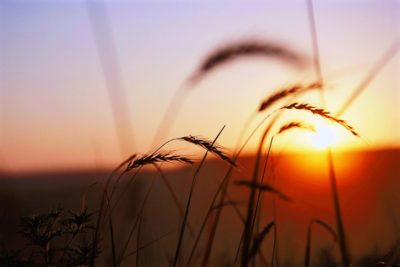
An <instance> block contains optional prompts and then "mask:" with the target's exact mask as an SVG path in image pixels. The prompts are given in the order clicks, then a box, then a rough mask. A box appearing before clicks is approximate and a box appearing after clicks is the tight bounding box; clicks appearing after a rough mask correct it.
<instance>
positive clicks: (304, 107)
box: [280, 102, 360, 137]
mask: <svg viewBox="0 0 400 267" xmlns="http://www.w3.org/2000/svg"><path fill="white" fill-rule="evenodd" d="M280 109H297V110H306V111H309V112H311V113H313V114H315V115H318V116H321V117H323V118H325V119H327V120H330V121H332V122H335V123H337V124H339V125H341V126H342V127H344V128H345V129H347V130H348V131H349V132H351V133H352V134H353V135H354V136H357V137H360V136H359V134H358V133H357V132H356V131H355V130H354V128H353V127H352V126H350V125H349V124H348V123H347V122H346V121H345V120H342V119H339V118H336V117H334V116H332V115H331V113H330V112H328V111H326V110H325V109H323V108H317V107H314V106H311V105H309V104H306V103H297V102H295V103H292V104H290V105H287V106H283V107H281V108H280Z"/></svg>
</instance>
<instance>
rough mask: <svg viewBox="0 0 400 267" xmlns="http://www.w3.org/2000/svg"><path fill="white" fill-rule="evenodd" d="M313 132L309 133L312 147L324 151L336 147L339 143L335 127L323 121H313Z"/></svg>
mask: <svg viewBox="0 0 400 267" xmlns="http://www.w3.org/2000/svg"><path fill="white" fill-rule="evenodd" d="M314 125H315V132H312V133H310V135H309V137H310V141H311V143H312V144H313V146H314V147H316V148H318V149H324V148H327V147H328V146H333V145H336V144H337V143H338V141H339V133H338V132H337V129H336V128H335V125H332V124H330V123H327V122H325V121H320V120H315V121H314Z"/></svg>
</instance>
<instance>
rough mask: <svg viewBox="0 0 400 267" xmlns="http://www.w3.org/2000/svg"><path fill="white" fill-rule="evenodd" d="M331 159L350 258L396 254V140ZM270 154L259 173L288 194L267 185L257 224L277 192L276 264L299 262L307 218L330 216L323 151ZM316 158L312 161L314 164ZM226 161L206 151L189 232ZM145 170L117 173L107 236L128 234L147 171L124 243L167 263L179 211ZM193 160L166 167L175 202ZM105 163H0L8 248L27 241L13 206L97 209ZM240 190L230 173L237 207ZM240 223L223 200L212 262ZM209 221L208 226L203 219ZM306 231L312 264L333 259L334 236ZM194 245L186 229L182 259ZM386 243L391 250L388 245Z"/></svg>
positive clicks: (399, 198)
mask: <svg viewBox="0 0 400 267" xmlns="http://www.w3.org/2000/svg"><path fill="white" fill-rule="evenodd" d="M252 162H253V158H251V157H242V158H240V159H239V161H238V168H237V170H236V171H235V173H234V175H233V178H234V179H233V180H235V179H243V178H248V177H250V176H251V170H252V164H253V163H252ZM334 162H335V169H336V174H337V179H338V188H339V194H340V204H341V208H342V214H343V220H344V224H345V230H346V233H347V237H348V241H349V245H350V251H351V255H352V258H353V260H354V262H355V263H356V264H355V266H374V265H373V264H374V263H376V262H377V261H379V260H385V259H387V258H390V257H392V256H393V253H394V255H395V256H394V257H396V255H397V257H398V256H399V252H400V251H399V249H398V248H397V247H396V245H397V244H399V242H400V221H399V220H400V210H399V207H400V194H399V193H398V189H399V188H400V168H399V166H398V164H399V163H400V150H399V149H391V150H374V151H365V152H346V153H344V152H343V153H340V154H339V153H338V154H335V161H334ZM270 163H271V164H269V168H267V174H266V179H274V181H275V187H276V188H278V189H279V190H280V191H281V192H284V193H285V194H286V195H288V196H289V197H290V198H291V199H292V201H291V202H286V201H281V200H279V199H274V200H273V199H272V197H271V195H268V193H267V194H266V197H265V198H264V201H263V206H262V212H261V225H264V224H266V223H268V222H269V221H271V220H272V210H273V208H272V204H271V203H272V201H276V220H275V222H276V226H277V229H278V230H277V236H278V237H277V238H278V246H277V249H278V258H277V259H278V262H279V264H280V266H301V265H302V264H303V261H304V252H305V243H306V235H307V227H308V224H309V222H310V221H311V220H312V219H316V218H318V219H321V220H323V221H325V222H327V223H328V224H330V225H332V226H334V225H335V221H334V213H333V208H332V200H331V195H330V189H329V181H328V174H327V166H326V158H325V154H324V152H321V154H315V153H314V154H312V153H308V154H288V155H273V157H272V158H271V161H270ZM312 166H314V167H312ZM315 166H319V168H318V169H316V168H315ZM227 168H228V166H227V164H226V163H224V162H221V161H219V160H216V159H210V160H208V161H207V162H206V163H205V166H204V167H203V168H202V169H201V171H200V176H199V179H198V184H197V187H196V189H195V192H194V195H193V198H194V199H193V205H192V208H191V210H190V214H189V224H190V227H191V229H192V230H193V231H194V232H197V230H198V228H199V226H200V224H201V222H202V220H203V218H204V215H205V212H206V209H207V208H208V206H209V204H210V201H211V199H212V196H213V194H214V193H215V191H216V189H217V182H219V181H220V180H221V179H222V177H223V175H224V173H225V171H226V169H227ZM152 170H153V169H151V168H149V169H146V170H144V171H143V172H142V173H141V174H140V175H139V177H138V179H137V180H135V181H134V182H133V183H132V184H131V185H130V186H129V187H126V183H127V181H128V179H129V176H128V175H127V176H125V177H123V179H122V180H121V183H120V185H119V187H118V188H119V189H118V190H117V195H121V192H122V191H123V190H124V188H128V191H126V194H124V195H123V197H122V198H121V201H120V204H119V205H118V208H117V209H116V210H115V214H114V215H115V220H114V225H115V227H114V228H115V243H116V249H117V251H118V249H121V246H122V243H123V242H125V240H126V237H127V232H128V229H129V228H130V225H131V223H132V222H133V221H134V220H135V218H136V217H137V215H138V210H140V209H139V207H140V206H141V203H142V201H143V199H144V196H145V194H146V192H147V190H148V189H149V186H150V184H151V181H152V179H155V182H154V186H153V188H152V189H151V191H150V195H149V199H148V201H147V203H146V204H145V207H144V212H143V217H142V218H143V225H142V228H141V234H140V241H139V242H137V240H136V238H135V240H134V241H133V242H131V244H130V245H129V249H128V251H134V250H135V248H136V246H138V244H139V247H142V246H143V247H144V248H143V249H141V250H140V259H139V261H140V263H142V264H143V265H145V266H165V265H166V264H167V261H171V259H173V255H174V249H175V246H176V242H177V236H178V229H179V223H180V219H179V218H180V217H179V213H178V209H177V208H176V206H175V205H174V202H173V200H172V198H171V196H170V194H169V193H168V191H167V189H166V186H165V183H164V182H163V180H162V179H160V178H159V177H158V175H157V173H156V172H154V171H152ZM194 170H195V167H194V166H193V167H184V168H179V167H177V168H173V169H171V168H168V169H165V170H164V171H165V175H166V177H167V179H168V181H169V182H170V184H171V186H172V188H173V189H174V191H175V192H176V194H177V196H178V199H179V201H180V203H184V202H185V199H186V198H187V194H188V189H189V186H190V180H191V179H190V178H191V177H192V175H193V172H194ZM109 173H110V172H109V171H97V172H95V171H75V172H68V173H63V172H54V173H36V174H31V175H29V174H26V175H12V174H4V173H3V174H2V175H1V181H0V185H1V187H0V190H1V191H0V216H1V220H0V238H1V239H0V241H1V243H2V244H3V245H4V246H6V247H8V248H12V247H14V248H15V247H21V245H22V246H24V244H25V243H24V242H26V241H24V240H23V239H22V238H21V236H20V235H17V234H16V232H17V231H18V229H19V227H18V225H19V217H20V216H28V215H33V214H39V213H42V212H48V211H50V210H51V209H54V208H57V207H62V208H63V209H64V210H66V211H68V210H75V211H79V210H80V209H81V202H82V196H83V195H85V198H86V197H87V205H88V207H89V210H90V211H96V210H97V209H98V208H99V199H100V196H101V193H102V191H101V190H102V186H103V184H104V181H105V179H106V177H107V176H108V174H109ZM269 181H271V180H269ZM246 190H247V189H244V188H242V187H238V186H236V185H234V184H233V183H231V185H230V187H229V195H230V197H231V199H232V200H234V202H235V204H236V205H237V207H238V208H239V209H240V210H241V211H242V213H244V210H245V206H244V205H243V203H245V201H246V200H247V191H246ZM94 216H95V215H94ZM241 229H242V222H241V221H240V219H239V218H238V216H237V214H236V213H235V212H234V210H233V208H232V207H231V206H229V205H227V206H225V207H224V209H223V213H222V220H221V222H220V224H219V227H218V229H217V234H216V239H215V243H214V247H213V251H212V254H211V257H212V261H211V262H212V266H223V264H228V265H230V266H231V265H232V262H233V259H234V255H235V253H236V249H237V245H238V242H239V238H240V234H241ZM207 231H209V229H207V228H206V232H207ZM313 232H314V235H313V237H314V239H313V241H312V254H311V255H312V259H313V260H312V262H313V264H314V266H322V265H323V264H327V265H326V266H328V264H334V262H339V261H340V260H339V254H338V245H337V244H335V243H334V241H333V239H332V237H331V236H330V235H329V234H328V233H327V232H326V231H324V229H322V228H321V227H318V226H314V228H313ZM155 240H156V241H155ZM103 241H104V242H103V243H102V248H103V249H102V251H104V253H101V254H100V258H99V261H98V263H104V265H103V266H109V264H110V253H109V251H110V250H109V249H108V245H109V244H108V242H107V237H105V238H104V240H103ZM271 244H272V235H270V236H267V237H266V240H265V241H264V242H263V246H262V253H263V255H264V256H265V258H266V259H267V261H269V260H270V255H271ZM192 245H193V238H191V235H190V233H189V232H187V234H186V236H185V240H184V243H183V247H182V248H183V250H182V251H183V255H184V256H183V257H182V258H183V259H187V257H188V254H189V251H190V250H191V247H192ZM204 245H205V242H204V240H201V242H200V246H199V249H198V250H197V252H198V254H197V255H195V258H194V259H195V262H196V264H194V265H197V264H198V265H200V262H201V257H202V254H201V253H202V252H203V251H204ZM389 252H390V253H392V254H390V255H388V254H387V253H389ZM199 259H200V260H199ZM135 261H136V257H135V255H132V256H131V257H128V258H127V259H126V260H125V261H124V264H122V265H123V266H131V265H132V263H133V262H135ZM184 261H185V260H184ZM184 261H183V262H184ZM323 262H325V263H323ZM321 264H322V265H321Z"/></svg>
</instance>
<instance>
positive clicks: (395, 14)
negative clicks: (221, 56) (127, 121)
mask: <svg viewBox="0 0 400 267" xmlns="http://www.w3.org/2000/svg"><path fill="white" fill-rule="evenodd" d="M315 2H316V3H315V13H316V21H317V31H318V38H319V41H320V53H321V63H322V70H323V72H324V75H325V76H326V83H327V88H328V92H327V99H328V109H329V110H332V111H335V110H337V109H338V108H339V107H340V105H341V104H342V103H343V102H344V101H345V99H346V97H348V96H349V95H350V94H351V92H352V90H354V88H355V87H356V86H357V85H358V83H359V82H360V81H361V80H362V79H363V77H364V76H365V75H366V73H367V72H368V70H369V69H370V68H371V67H372V65H373V64H374V63H376V62H377V61H378V60H379V58H380V57H381V56H382V55H383V53H384V51H385V50H387V49H388V48H389V47H390V46H391V45H392V44H393V43H394V41H395V40H396V39H398V38H399V37H400V2H399V1H396V0H382V1H377V0H373V1H372V0H370V1H369V0H362V1H361V0H360V1H315ZM105 7H106V11H107V15H108V18H109V20H108V22H109V23H110V27H111V34H112V36H113V42H114V44H115V47H116V52H117V60H118V62H119V68H120V70H121V77H122V81H123V88H124V92H125V94H126V100H127V104H128V108H129V112H130V115H131V120H132V125H133V128H134V136H133V137H132V141H133V145H132V149H131V150H132V152H142V153H143V152H146V151H148V149H149V147H150V146H151V143H152V139H153V136H154V134H155V131H156V128H157V126H158V123H159V122H160V120H161V118H162V115H163V113H164V112H165V110H166V107H167V105H168V103H169V101H170V100H171V98H172V96H173V94H174V92H175V90H176V89H177V88H178V87H179V86H180V85H181V83H182V82H183V81H184V80H185V79H186V78H187V77H188V76H189V75H190V74H191V72H192V71H193V70H194V69H195V67H196V66H197V64H198V63H199V61H200V60H201V59H202V58H203V57H204V56H205V55H206V54H207V53H208V52H209V51H210V50H212V49H214V48H216V47H218V46H219V45H221V44H224V43H226V42H229V41H234V40H239V39H241V38H246V37H257V38H265V39H267V40H273V41H278V42H281V43H283V44H285V45H286V46H288V47H291V48H292V49H294V50H295V51H298V52H300V53H303V54H305V55H306V56H308V57H311V55H312V50H311V41H310V32H309V26H308V20H307V10H306V4H305V1H250V2H248V1H105ZM399 59H400V55H399V54H397V55H396V56H395V57H394V58H393V59H392V60H391V61H390V63H389V64H388V65H387V66H386V67H385V68H384V69H383V71H382V72H381V73H380V74H379V75H378V76H377V78H376V80H374V81H373V82H372V83H371V85H370V86H369V87H368V89H367V90H366V91H365V92H364V93H363V94H362V95H361V96H360V97H359V98H358V99H357V101H356V102H355V103H354V105H353V106H352V107H351V108H350V109H349V110H348V111H347V112H346V113H345V114H343V118H344V119H346V120H347V121H348V122H349V123H351V124H352V125H353V126H354V127H355V128H356V129H357V130H358V131H359V132H360V134H361V135H362V138H361V139H360V140H356V139H354V138H353V137H348V136H346V134H344V136H345V137H344V140H343V142H342V145H341V146H342V148H344V147H356V148H368V149H370V148H377V147H385V146H397V147H398V146H399V145H400V140H399V136H400V126H399V125H400V113H399V109H398V107H399V105H400V78H399V67H400V60H399ZM0 75H1V76H0V90H1V91H0V105H1V106H0V169H3V170H6V171H13V172H20V171H31V170H35V171H39V170H45V169H70V168H94V167H96V166H113V165H115V164H116V163H117V162H118V161H119V160H120V153H119V150H118V142H117V137H116V131H115V128H114V123H113V117H112V112H111V111H112V110H111V106H110V100H109V98H108V93H107V88H106V84H105V79H104V75H103V70H102V67H101V64H100V59H99V55H98V50H97V46H96V39H95V37H94V33H93V29H92V26H91V22H90V19H89V16H88V10H87V5H86V2H85V1H78V0H77V1H60V0H58V1H35V0H30V1H7V0H6V1H4V0H2V1H1V2H0ZM312 79H313V72H312V68H309V69H306V70H301V71H299V70H295V69H292V68H290V67H288V66H285V65H283V64H280V63H279V62H276V61H268V62H266V61H261V60H246V61H241V62H240V63H236V64H232V65H231V66H229V67H226V68H224V70H221V71H217V72H215V73H213V74H212V75H210V76H209V77H207V79H205V80H204V81H203V82H202V83H201V84H200V85H199V86H197V87H196V88H195V89H194V90H193V91H192V92H191V94H189V95H188V98H187V100H186V102H185V104H184V106H183V109H182V113H181V114H180V115H179V117H178V119H177V121H176V124H175V126H174V128H173V130H172V133H171V134H170V136H181V135H186V134H195V135H199V134H200V135H203V136H206V137H209V138H212V137H213V136H215V135H216V134H217V132H218V131H219V129H220V128H221V127H222V125H226V129H225V131H224V133H223V135H222V137H221V138H220V139H219V142H220V143H221V144H222V145H224V146H227V147H229V148H233V147H234V144H235V140H236V138H237V137H238V134H239V131H240V128H241V126H243V124H244V122H245V120H246V119H247V118H248V116H249V115H250V114H251V113H252V112H254V110H255V109H256V108H257V106H258V104H259V102H260V101H261V100H262V98H264V97H266V96H267V95H268V94H270V93H271V92H273V90H274V88H280V87H282V86H284V85H288V84H291V83H296V82H299V81H302V82H303V81H311V80H312ZM318 99H319V97H318V95H315V96H313V95H311V96H310V97H309V98H306V99H305V100H307V101H310V102H311V103H314V104H318ZM293 137H295V136H294V135H289V134H288V135H287V136H286V138H282V140H281V142H279V143H282V144H288V142H289V138H293ZM297 138H300V139H301V138H302V135H301V134H300V135H298V137H297ZM255 140H256V139H255ZM300 143H303V144H302V145H303V146H304V145H309V144H304V142H297V144H296V141H294V142H293V141H291V142H290V144H291V146H292V147H296V146H299V147H301V144H300ZM254 144H255V143H254V142H253V143H252V144H251V145H250V146H249V149H250V150H251V149H252V148H253V147H254ZM189 153H194V152H193V151H189Z"/></svg>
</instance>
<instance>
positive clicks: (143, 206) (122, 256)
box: [117, 179, 155, 264]
mask: <svg viewBox="0 0 400 267" xmlns="http://www.w3.org/2000/svg"><path fill="white" fill-rule="evenodd" d="M154 181H155V179H153V180H152V181H151V184H150V186H149V189H148V190H147V192H146V195H145V197H144V199H143V202H142V205H141V207H140V210H139V214H138V217H137V219H136V220H135V222H134V224H133V225H132V227H131V229H130V231H129V233H128V238H127V240H126V242H125V245H124V246H123V248H122V251H121V253H120V256H119V257H118V261H117V264H120V263H121V261H122V259H123V258H124V255H125V253H126V250H127V249H128V246H129V243H130V241H131V239H132V236H133V233H134V231H135V229H136V227H137V225H138V224H139V220H140V214H141V213H143V210H144V208H145V205H146V203H147V199H148V198H149V196H150V193H151V190H152V189H153V185H154Z"/></svg>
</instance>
